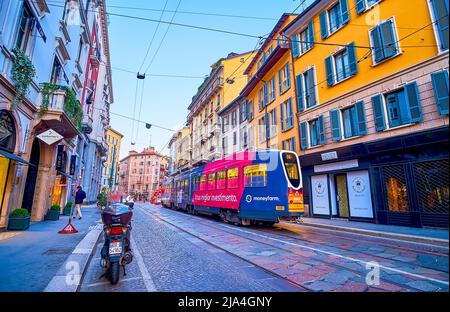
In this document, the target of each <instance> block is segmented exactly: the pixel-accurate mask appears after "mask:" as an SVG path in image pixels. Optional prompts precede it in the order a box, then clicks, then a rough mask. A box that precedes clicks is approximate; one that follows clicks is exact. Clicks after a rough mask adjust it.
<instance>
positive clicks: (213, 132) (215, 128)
mask: <svg viewBox="0 0 450 312" xmlns="http://www.w3.org/2000/svg"><path fill="white" fill-rule="evenodd" d="M221 130H222V129H221V128H220V126H219V124H214V125H213V126H212V127H210V129H209V133H210V134H211V135H212V136H213V135H216V134H219V133H220V131H221Z"/></svg>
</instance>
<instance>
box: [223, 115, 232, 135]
mask: <svg viewBox="0 0 450 312" xmlns="http://www.w3.org/2000/svg"><path fill="white" fill-rule="evenodd" d="M229 124H230V116H229V115H226V116H224V117H223V118H222V133H225V132H226V131H228V125H229Z"/></svg>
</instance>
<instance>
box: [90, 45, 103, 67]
mask: <svg viewBox="0 0 450 312" xmlns="http://www.w3.org/2000/svg"><path fill="white" fill-rule="evenodd" d="M89 59H90V61H91V64H92V66H94V67H98V66H99V65H100V62H101V59H102V58H101V55H100V51H99V50H98V49H92V51H91V55H89Z"/></svg>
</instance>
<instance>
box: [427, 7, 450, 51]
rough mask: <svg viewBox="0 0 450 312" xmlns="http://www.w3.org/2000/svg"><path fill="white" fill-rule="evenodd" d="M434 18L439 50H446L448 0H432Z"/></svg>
mask: <svg viewBox="0 0 450 312" xmlns="http://www.w3.org/2000/svg"><path fill="white" fill-rule="evenodd" d="M431 3H432V4H433V13H434V20H435V23H436V25H437V28H438V33H439V39H440V40H439V41H440V47H441V50H443V51H445V50H448V45H449V43H448V39H449V37H448V13H449V9H448V0H432V1H431Z"/></svg>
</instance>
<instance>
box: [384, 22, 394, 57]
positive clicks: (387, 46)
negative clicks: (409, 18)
mask: <svg viewBox="0 0 450 312" xmlns="http://www.w3.org/2000/svg"><path fill="white" fill-rule="evenodd" d="M380 34H381V41H382V46H383V47H384V48H383V51H384V58H388V57H391V56H394V55H396V54H397V41H396V40H395V35H394V23H392V21H387V22H384V23H382V24H381V25H380Z"/></svg>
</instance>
